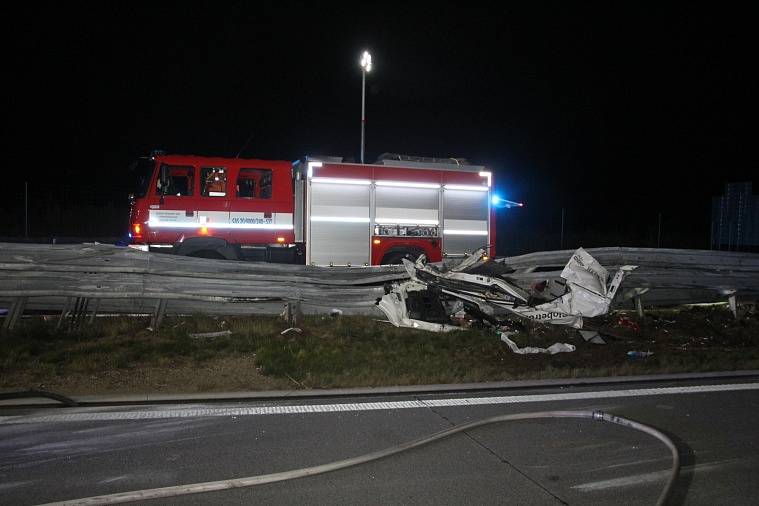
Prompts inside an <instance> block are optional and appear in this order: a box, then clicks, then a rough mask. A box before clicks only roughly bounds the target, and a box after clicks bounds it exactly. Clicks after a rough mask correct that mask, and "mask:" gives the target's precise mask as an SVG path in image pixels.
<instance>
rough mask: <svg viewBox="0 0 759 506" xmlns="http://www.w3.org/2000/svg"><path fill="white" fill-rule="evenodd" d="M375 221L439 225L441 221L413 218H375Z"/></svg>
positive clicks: (393, 223) (381, 222)
mask: <svg viewBox="0 0 759 506" xmlns="http://www.w3.org/2000/svg"><path fill="white" fill-rule="evenodd" d="M374 222H375V223H379V224H385V225H395V224H398V225H406V224H407V225H438V224H439V223H440V222H439V221H437V220H415V219H413V218H412V219H409V218H375V219H374Z"/></svg>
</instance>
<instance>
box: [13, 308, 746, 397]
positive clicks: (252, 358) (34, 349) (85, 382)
mask: <svg viewBox="0 0 759 506" xmlns="http://www.w3.org/2000/svg"><path fill="white" fill-rule="evenodd" d="M628 316H630V315H628ZM618 319H619V315H618V314H616V315H609V316H607V317H603V318H597V319H593V320H588V321H587V326H588V327H593V328H599V329H600V330H601V331H602V333H605V334H606V335H607V337H606V339H607V343H608V344H606V345H593V344H589V343H585V342H584V341H583V340H582V339H581V338H580V337H578V336H577V334H576V332H574V331H573V330H571V329H565V328H561V327H553V326H542V325H539V326H532V327H531V328H528V329H525V330H524V331H523V332H521V333H520V334H518V335H517V336H515V337H513V339H514V340H515V341H516V342H517V343H518V344H519V345H520V346H528V345H529V346H543V347H544V346H548V345H550V344H552V343H554V342H557V341H559V342H568V343H572V344H575V345H576V346H577V351H575V352H574V353H561V354H557V355H553V356H551V355H534V356H521V355H515V354H513V353H511V352H510V350H509V349H508V348H507V347H506V345H505V344H504V343H502V342H501V341H500V339H499V337H498V335H497V334H496V333H495V332H494V331H493V330H489V329H470V330H468V331H461V332H452V333H447V334H436V333H431V332H423V331H416V330H410V329H398V328H395V327H392V326H391V325H389V324H387V323H383V322H377V321H374V320H373V319H370V318H366V317H339V318H330V317H307V318H306V320H305V323H304V325H303V333H301V334H297V333H289V334H287V335H285V336H282V335H280V331H281V330H283V329H284V328H285V327H286V325H285V324H284V322H283V321H282V320H280V319H278V318H275V317H247V318H242V317H232V318H212V317H201V316H197V317H187V318H181V319H178V318H169V319H167V320H166V321H165V323H164V325H163V327H162V328H161V330H160V331H159V332H157V333H151V332H149V331H147V330H146V327H147V326H148V320H147V319H144V318H128V317H117V318H99V319H98V321H97V322H96V323H95V324H94V325H92V326H85V327H83V328H82V329H81V330H80V331H78V332H73V333H55V331H54V328H55V325H54V322H51V321H44V320H43V319H41V318H29V319H25V320H24V321H23V324H22V325H20V326H19V328H18V329H16V330H15V331H14V332H11V333H8V332H6V333H4V334H2V335H0V340H2V342H3V346H2V347H0V388H31V387H35V388H47V389H50V390H57V391H61V392H64V393H68V394H89V393H106V392H123V393H126V392H152V391H165V392H198V391H230V390H267V389H288V388H303V387H307V388H330V387H351V386H384V385H408V384H432V383H459V382H477V381H497V380H509V379H529V378H560V377H587V376H613V375H629V374H647V373H664V372H684V371H710V370H731V369H759V347H758V346H757V339H759V319H758V318H757V315H756V314H755V313H754V312H753V311H750V312H749V313H747V314H745V315H743V317H742V318H741V319H740V320H737V321H736V320H734V319H733V318H732V316H731V315H730V313H729V312H727V311H726V310H725V309H723V308H716V309H711V308H710V309H703V308H696V309H689V310H685V311H667V312H660V313H652V314H651V316H649V317H647V318H646V319H645V320H643V321H641V322H639V323H640V325H641V328H640V330H639V331H635V330H633V329H630V328H628V327H625V326H623V325H619V324H618ZM219 330H230V331H231V334H230V335H228V336H221V337H215V338H200V339H194V338H191V337H190V336H189V334H190V333H194V332H213V331H219ZM629 350H643V351H653V352H654V355H653V356H651V357H649V358H647V359H644V360H636V361H631V360H629V359H628V358H627V356H626V353H627V351H629Z"/></svg>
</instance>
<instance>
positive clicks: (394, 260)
mask: <svg viewBox="0 0 759 506" xmlns="http://www.w3.org/2000/svg"><path fill="white" fill-rule="evenodd" d="M421 254H422V251H420V250H409V249H407V250H396V251H388V252H387V253H385V256H384V257H382V261H381V262H380V265H393V264H402V263H403V261H402V259H403V258H405V259H406V260H410V261H412V262H415V261H416V259H417V258H419V255H421Z"/></svg>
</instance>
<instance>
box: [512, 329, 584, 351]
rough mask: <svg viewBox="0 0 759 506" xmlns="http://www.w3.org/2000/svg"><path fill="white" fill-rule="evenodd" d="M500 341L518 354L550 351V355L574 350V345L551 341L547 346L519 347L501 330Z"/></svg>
mask: <svg viewBox="0 0 759 506" xmlns="http://www.w3.org/2000/svg"><path fill="white" fill-rule="evenodd" d="M501 341H503V342H504V343H506V344H507V345H508V347H509V348H511V351H513V352H514V353H517V354H519V355H530V354H536V353H550V354H551V355H556V354H557V353H566V352H571V351H575V349H576V348H575V347H574V345H572V344H568V343H553V344H552V345H551V346H549V347H548V348H535V347H533V346H525V347H524V348H520V347H519V346H517V343H515V342H514V341H512V340H511V339H509V336H508V335H506V333H505V332H501Z"/></svg>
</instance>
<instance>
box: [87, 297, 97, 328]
mask: <svg viewBox="0 0 759 506" xmlns="http://www.w3.org/2000/svg"><path fill="white" fill-rule="evenodd" d="M98 309H100V299H95V307H94V308H93V309H92V313H91V314H90V319H89V320H87V324H88V325H92V324H93V323H94V322H95V317H96V316H97V314H98Z"/></svg>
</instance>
